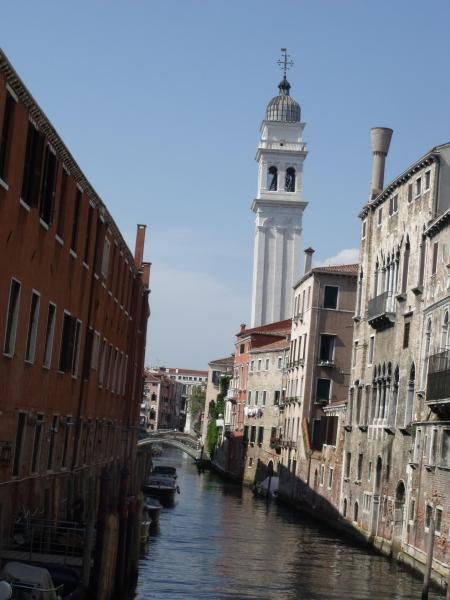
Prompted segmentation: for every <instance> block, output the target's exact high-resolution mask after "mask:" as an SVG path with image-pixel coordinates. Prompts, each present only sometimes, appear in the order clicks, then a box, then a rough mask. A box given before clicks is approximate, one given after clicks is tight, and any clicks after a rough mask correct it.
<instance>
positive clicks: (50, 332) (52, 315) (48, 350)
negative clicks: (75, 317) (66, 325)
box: [43, 302, 56, 369]
mask: <svg viewBox="0 0 450 600" xmlns="http://www.w3.org/2000/svg"><path fill="white" fill-rule="evenodd" d="M55 322H56V306H55V305H54V304H52V302H49V305H48V313H47V327H46V329H45V344H44V362H43V366H44V367H45V368H46V369H49V368H50V366H51V363H52V351H53V336H54V335H55Z"/></svg>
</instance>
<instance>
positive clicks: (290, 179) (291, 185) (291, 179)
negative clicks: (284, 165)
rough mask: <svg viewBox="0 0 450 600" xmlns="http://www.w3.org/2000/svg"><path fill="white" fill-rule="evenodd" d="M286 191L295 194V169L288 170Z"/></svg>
mask: <svg viewBox="0 0 450 600" xmlns="http://www.w3.org/2000/svg"><path fill="white" fill-rule="evenodd" d="M284 189H285V191H286V192H295V169H293V168H292V167H289V168H288V169H286V177H285V180H284Z"/></svg>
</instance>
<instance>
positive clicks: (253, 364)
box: [250, 360, 255, 371]
mask: <svg viewBox="0 0 450 600" xmlns="http://www.w3.org/2000/svg"><path fill="white" fill-rule="evenodd" d="M254 368H255V361H254V360H251V361H250V371H253V370H254Z"/></svg>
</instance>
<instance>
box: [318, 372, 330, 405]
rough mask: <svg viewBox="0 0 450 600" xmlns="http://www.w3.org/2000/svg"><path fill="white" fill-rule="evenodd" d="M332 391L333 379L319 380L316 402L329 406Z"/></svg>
mask: <svg viewBox="0 0 450 600" xmlns="http://www.w3.org/2000/svg"><path fill="white" fill-rule="evenodd" d="M330 389H331V379H322V378H319V379H318V380H317V391H316V402H317V403H319V404H323V403H326V404H328V402H329V401H330Z"/></svg>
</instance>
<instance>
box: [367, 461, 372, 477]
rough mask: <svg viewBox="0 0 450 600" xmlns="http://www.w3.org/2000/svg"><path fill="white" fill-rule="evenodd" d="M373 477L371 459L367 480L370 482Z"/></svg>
mask: <svg viewBox="0 0 450 600" xmlns="http://www.w3.org/2000/svg"><path fill="white" fill-rule="evenodd" d="M371 479H372V461H371V460H370V461H369V464H368V466H367V481H369V482H370V480H371Z"/></svg>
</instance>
